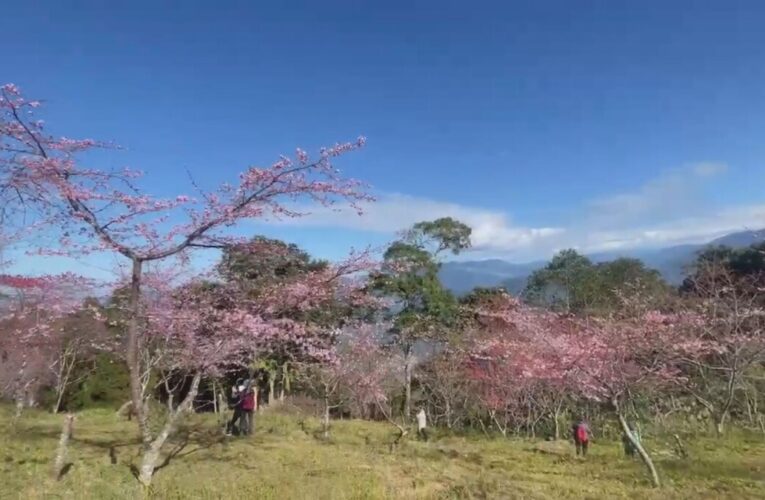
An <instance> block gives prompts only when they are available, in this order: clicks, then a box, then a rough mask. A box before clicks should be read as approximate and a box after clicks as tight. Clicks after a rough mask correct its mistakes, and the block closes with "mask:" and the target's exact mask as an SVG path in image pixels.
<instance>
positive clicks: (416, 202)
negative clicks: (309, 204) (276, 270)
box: [273, 194, 563, 252]
mask: <svg viewBox="0 0 765 500" xmlns="http://www.w3.org/2000/svg"><path fill="white" fill-rule="evenodd" d="M362 209H363V215H361V216H359V215H357V213H356V211H355V210H353V209H351V208H350V207H334V208H330V207H314V208H311V209H310V210H309V209H306V210H305V211H308V212H310V213H309V214H308V215H306V216H304V217H299V218H293V219H282V220H279V221H273V222H274V223H276V224H280V225H295V226H317V227H336V228H345V229H354V230H362V231H374V232H378V233H388V234H391V235H392V234H395V233H397V232H398V231H401V230H403V229H406V228H408V227H410V226H411V225H413V224H415V223H417V222H420V221H424V220H433V219H437V218H439V217H453V218H455V219H457V220H460V221H462V222H464V223H466V224H468V225H469V226H470V227H471V228H472V229H473V236H472V242H473V247H474V249H475V250H476V251H497V250H499V251H503V252H513V251H515V250H517V249H520V248H528V247H531V246H533V245H535V244H536V243H537V242H539V241H540V240H551V239H553V237H554V236H555V235H557V234H560V233H562V232H563V229H562V228H557V227H523V226H516V225H514V224H512V222H511V221H510V219H509V217H508V216H507V214H505V213H503V212H500V211H494V210H488V209H483V208H475V207H468V206H464V205H458V204H456V203H448V202H441V201H435V200H430V199H427V198H418V197H415V196H408V195H403V194H387V195H383V196H380V197H379V199H378V200H377V201H376V202H374V203H366V204H364V205H362Z"/></svg>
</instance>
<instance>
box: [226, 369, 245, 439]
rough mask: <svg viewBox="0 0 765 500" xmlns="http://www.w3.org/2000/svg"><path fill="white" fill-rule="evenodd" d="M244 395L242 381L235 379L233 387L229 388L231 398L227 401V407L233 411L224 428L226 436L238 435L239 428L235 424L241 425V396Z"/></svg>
mask: <svg viewBox="0 0 765 500" xmlns="http://www.w3.org/2000/svg"><path fill="white" fill-rule="evenodd" d="M243 395H244V383H243V381H242V379H237V380H236V383H235V384H234V386H233V387H232V388H231V398H230V399H229V407H230V408H232V409H233V410H234V415H233V416H232V417H231V421H229V423H228V425H227V426H226V435H227V436H231V435H233V434H237V435H238V434H239V428H238V427H237V423H238V424H239V425H240V426H241V425H242V416H243V415H242V396H243Z"/></svg>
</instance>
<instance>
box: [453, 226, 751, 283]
mask: <svg viewBox="0 0 765 500" xmlns="http://www.w3.org/2000/svg"><path fill="white" fill-rule="evenodd" d="M763 241H765V229H762V230H759V231H740V232H736V233H731V234H727V235H725V236H722V237H719V238H716V239H714V240H711V241H709V242H707V243H701V244H696V245H693V244H687V245H676V246H671V247H666V248H659V249H636V250H624V251H619V252H599V253H594V254H590V255H588V257H589V258H590V259H591V260H592V261H593V262H605V261H610V260H614V259H618V258H620V257H631V258H636V259H640V260H642V261H643V262H644V263H645V264H646V266H648V267H650V268H652V269H656V270H657V271H659V272H660V273H661V275H662V276H663V277H664V279H665V280H667V282H669V283H671V284H673V285H678V284H680V283H681V282H682V281H683V278H684V277H685V273H686V270H687V268H688V266H689V265H690V264H692V263H693V261H694V259H695V257H696V254H697V253H698V252H699V251H700V250H702V249H704V248H706V247H710V246H719V245H725V246H729V247H733V248H744V247H748V246H750V245H752V244H754V243H760V242H763ZM545 264H547V261H546V260H540V261H535V262H526V263H513V262H508V261H505V260H501V259H487V260H475V261H463V262H460V261H451V262H445V263H444V264H443V266H442V267H441V271H440V274H439V277H440V278H441V282H442V283H443V284H444V286H446V288H448V289H450V290H451V291H452V292H454V293H456V294H458V295H459V294H464V293H467V292H469V291H470V290H472V289H473V288H475V287H478V286H482V287H494V286H504V287H505V288H507V290H508V291H510V292H512V293H518V292H520V291H521V290H523V288H524V287H525V286H526V280H527V279H528V277H529V275H531V273H533V272H534V271H536V270H537V269H540V268H542V267H544V266H545Z"/></svg>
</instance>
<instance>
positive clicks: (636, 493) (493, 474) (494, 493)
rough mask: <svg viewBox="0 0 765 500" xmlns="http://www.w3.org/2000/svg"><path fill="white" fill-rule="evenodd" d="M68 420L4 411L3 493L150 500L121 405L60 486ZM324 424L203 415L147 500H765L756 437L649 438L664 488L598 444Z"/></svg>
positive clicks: (78, 444)
mask: <svg viewBox="0 0 765 500" xmlns="http://www.w3.org/2000/svg"><path fill="white" fill-rule="evenodd" d="M62 418H63V417H61V416H53V415H50V414H45V413H42V412H31V411H30V412H28V413H26V414H25V415H24V416H23V417H22V419H21V421H20V422H18V423H17V424H16V426H15V427H12V426H11V424H10V420H11V419H10V409H8V408H6V407H0V498H9V499H12V498H13V499H15V498H24V499H27V498H29V499H37V498H45V499H49V498H71V499H78V500H79V499H91V498H92V499H123V498H139V497H140V496H141V490H140V488H139V487H138V486H137V481H136V480H135V479H134V478H133V476H132V473H131V470H130V465H131V464H132V463H134V462H136V459H137V452H138V447H137V445H136V443H137V433H136V430H135V423H134V422H126V421H124V420H120V419H118V418H117V416H116V415H115V414H114V413H113V412H112V411H108V410H91V411H86V412H83V413H81V414H79V415H78V416H77V421H76V423H75V431H74V436H73V440H72V443H71V445H70V449H69V455H68V459H69V461H70V462H71V463H72V466H71V468H70V469H69V471H68V472H67V473H66V475H65V476H64V477H63V478H62V479H61V480H60V481H54V480H52V479H50V478H49V474H50V468H51V459H52V457H53V454H54V452H55V447H56V443H57V435H58V432H59V428H60V423H61V419H62ZM318 427H319V424H318V422H317V421H316V420H313V419H301V418H300V417H296V416H287V415H281V414H276V413H268V412H266V413H264V414H261V415H259V416H258V417H257V429H256V434H255V435H254V436H252V437H250V438H228V439H226V438H223V437H221V436H220V432H219V430H218V428H217V424H216V421H215V417H214V416H211V415H208V416H202V415H196V416H194V417H192V418H191V419H189V421H188V422H187V424H186V425H185V426H184V427H183V429H182V430H181V432H180V433H179V435H178V436H177V437H176V439H175V441H174V442H173V443H171V446H170V447H169V448H170V449H173V447H175V448H176V449H177V450H178V453H177V455H176V456H174V457H173V458H172V459H171V460H170V461H169V462H168V465H167V466H166V467H164V468H162V469H161V470H159V471H158V472H157V473H156V475H155V478H154V484H153V486H152V490H151V491H150V492H149V494H148V497H149V498H161V499H188V498H203V499H218V498H225V499H238V498H248V499H251V498H255V499H272V498H273V499H289V498H297V499H303V498H305V499H333V500H334V499H356V498H359V499H362V498H366V499H376V498H396V499H399V498H403V499H406V498H532V499H533V498H609V499H612V498H636V499H643V498H647V499H651V498H655V499H668V498H694V499H701V498H710V499H711V498H714V499H718V498H730V499H744V498H765V441H763V439H762V437H761V436H757V435H754V434H751V435H745V434H743V433H737V434H735V435H733V436H731V437H728V438H725V439H722V440H717V439H715V438H697V439H694V440H690V441H689V442H688V443H687V446H688V450H689V452H690V458H689V459H685V460H683V459H680V458H677V457H675V456H674V455H673V454H672V453H671V452H670V451H669V450H671V446H670V444H669V442H663V441H661V440H659V441H655V440H654V441H652V440H648V442H647V445H648V446H649V447H650V449H652V451H654V454H655V459H656V463H657V466H658V467H659V470H660V473H661V475H662V478H663V480H664V482H665V486H664V487H663V488H662V489H660V490H656V489H653V488H651V487H650V484H649V482H648V479H647V477H646V475H645V472H644V470H643V467H642V465H641V464H640V463H638V462H637V461H633V460H626V459H625V458H624V457H623V456H622V452H621V447H620V444H619V443H617V442H601V441H595V442H594V443H593V445H592V448H591V454H590V456H588V457H587V459H586V460H580V459H577V458H576V457H573V456H572V453H571V449H570V446H569V445H568V444H561V443H544V442H533V441H527V440H513V439H500V438H495V439H488V438H484V437H478V436H473V437H461V436H442V437H438V438H436V439H434V440H432V441H430V442H428V443H422V442H418V441H406V442H404V443H403V444H401V445H400V446H399V447H398V448H397V449H395V450H391V448H390V442H391V441H392V439H393V436H394V432H393V430H392V428H391V427H390V426H388V425H385V424H382V423H374V422H364V421H340V422H335V423H334V426H333V429H332V438H331V439H330V440H329V441H328V442H325V441H323V440H321V439H319V438H318V437H317V436H318ZM168 451H169V450H168ZM113 462H116V463H113Z"/></svg>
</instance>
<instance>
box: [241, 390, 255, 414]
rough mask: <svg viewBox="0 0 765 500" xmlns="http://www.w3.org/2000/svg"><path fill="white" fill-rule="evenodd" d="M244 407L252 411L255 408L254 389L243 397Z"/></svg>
mask: <svg viewBox="0 0 765 500" xmlns="http://www.w3.org/2000/svg"><path fill="white" fill-rule="evenodd" d="M242 409H243V410H245V411H251V410H254V409H255V393H254V392H253V391H249V392H247V393H246V394H245V395H244V396H243V397H242Z"/></svg>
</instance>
